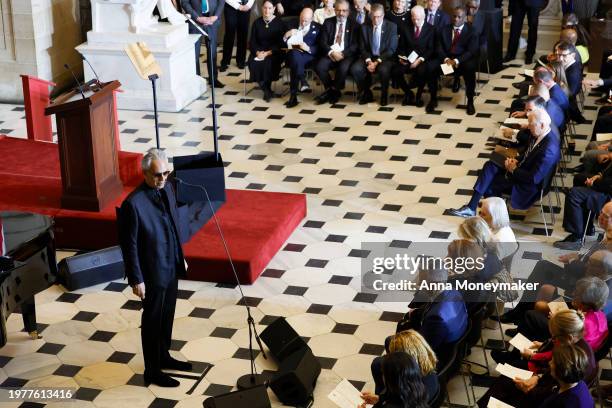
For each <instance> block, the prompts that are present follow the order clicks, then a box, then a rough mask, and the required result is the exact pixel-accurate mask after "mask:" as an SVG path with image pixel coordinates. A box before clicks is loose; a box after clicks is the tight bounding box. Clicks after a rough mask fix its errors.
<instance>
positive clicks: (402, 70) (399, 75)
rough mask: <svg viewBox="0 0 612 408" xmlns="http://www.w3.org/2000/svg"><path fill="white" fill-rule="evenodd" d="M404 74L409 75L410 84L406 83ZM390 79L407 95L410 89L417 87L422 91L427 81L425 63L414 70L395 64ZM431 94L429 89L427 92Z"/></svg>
mask: <svg viewBox="0 0 612 408" xmlns="http://www.w3.org/2000/svg"><path fill="white" fill-rule="evenodd" d="M406 74H410V82H409V83H408V82H406V77H405V76H406ZM391 77H392V78H393V79H394V80H395V82H396V83H397V85H399V87H400V88H401V89H402V90H403V91H404V93H407V92H408V91H410V89H411V88H414V87H415V86H416V87H418V89H419V91H422V90H423V87H424V86H425V82H426V80H427V63H425V62H421V63H420V64H419V65H418V66H417V67H416V68H415V69H412V68H410V65H409V64H408V65H403V64H401V63H399V62H398V63H396V64H395V65H394V66H393V70H392V71H391ZM429 91H430V92H431V89H430V90H429Z"/></svg>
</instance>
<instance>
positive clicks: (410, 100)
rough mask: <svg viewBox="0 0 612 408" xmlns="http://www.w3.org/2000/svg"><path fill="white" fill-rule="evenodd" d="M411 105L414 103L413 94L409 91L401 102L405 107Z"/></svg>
mask: <svg viewBox="0 0 612 408" xmlns="http://www.w3.org/2000/svg"><path fill="white" fill-rule="evenodd" d="M413 103H414V93H412V91H410V90H409V91H408V92H406V94H405V95H404V99H403V100H402V105H403V106H407V105H412V104H413Z"/></svg>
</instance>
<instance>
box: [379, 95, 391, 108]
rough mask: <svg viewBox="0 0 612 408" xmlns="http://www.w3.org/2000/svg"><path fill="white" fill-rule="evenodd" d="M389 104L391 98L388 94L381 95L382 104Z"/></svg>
mask: <svg viewBox="0 0 612 408" xmlns="http://www.w3.org/2000/svg"><path fill="white" fill-rule="evenodd" d="M388 104H389V98H388V97H387V95H381V96H380V106H387V105H388Z"/></svg>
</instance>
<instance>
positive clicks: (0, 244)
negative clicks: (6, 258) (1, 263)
mask: <svg viewBox="0 0 612 408" xmlns="http://www.w3.org/2000/svg"><path fill="white" fill-rule="evenodd" d="M52 226H53V219H52V218H51V217H48V216H46V215H41V214H34V213H29V212H22V211H0V255H10V253H11V252H13V251H14V250H15V249H17V248H19V247H20V246H22V245H25V244H27V243H28V242H30V241H32V240H33V239H36V238H37V237H39V236H40V235H41V234H43V233H45V232H46V231H48V230H49V229H50V228H51V227H52Z"/></svg>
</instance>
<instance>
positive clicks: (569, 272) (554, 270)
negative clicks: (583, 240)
mask: <svg viewBox="0 0 612 408" xmlns="http://www.w3.org/2000/svg"><path fill="white" fill-rule="evenodd" d="M598 223H599V226H600V227H601V228H602V229H603V230H604V231H605V237H604V239H603V240H602V241H601V242H599V243H597V244H595V245H593V246H592V247H591V248H590V249H589V250H588V252H587V253H586V254H579V253H577V252H573V253H569V254H565V255H561V256H560V257H559V261H560V262H561V263H562V264H563V266H558V265H557V264H555V263H553V262H550V261H546V260H540V261H538V262H537V263H536V265H535V267H534V268H533V271H532V272H531V274H530V275H529V277H528V278H527V283H536V282H537V283H538V284H540V285H542V284H545V283H546V284H550V285H554V286H557V287H560V288H562V289H564V290H571V289H572V288H574V286H575V285H576V282H577V281H578V280H579V279H581V278H583V277H584V276H585V273H586V269H587V268H586V267H587V262H588V260H589V258H590V257H591V256H592V255H593V254H594V253H596V252H597V251H599V250H601V249H606V248H608V247H610V248H612V202H608V203H606V205H604V207H603V208H602V210H601V213H600V214H599V218H598ZM535 301H536V293H534V292H533V291H525V292H524V293H523V296H522V298H521V299H520V301H519V304H518V305H517V306H516V307H515V308H514V309H512V310H510V311H508V312H506V313H505V314H504V315H503V316H502V318H501V321H502V322H504V323H510V322H517V321H520V319H521V318H522V315H523V314H524V313H525V312H526V311H528V310H531V309H533V308H534V302H535Z"/></svg>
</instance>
